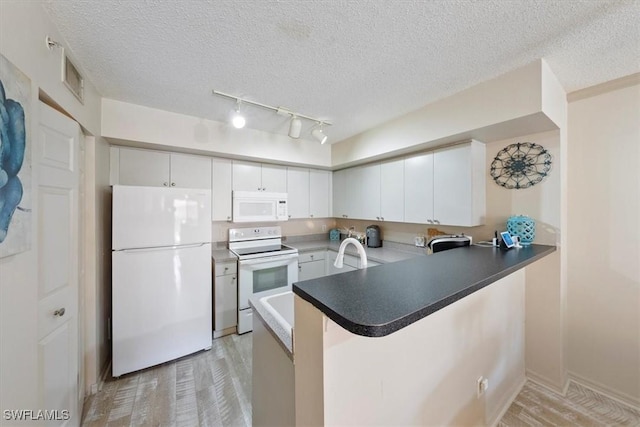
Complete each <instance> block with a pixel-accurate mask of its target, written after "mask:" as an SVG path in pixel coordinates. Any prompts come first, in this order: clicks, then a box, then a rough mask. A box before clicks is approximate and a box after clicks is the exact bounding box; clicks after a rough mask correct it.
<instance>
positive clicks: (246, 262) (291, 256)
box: [238, 253, 298, 265]
mask: <svg viewBox="0 0 640 427" xmlns="http://www.w3.org/2000/svg"><path fill="white" fill-rule="evenodd" d="M296 258H298V254H297V253H295V254H287V255H276V256H269V257H264V258H253V259H242V260H239V261H238V263H239V264H240V265H256V264H264V263H267V262H274V261H285V260H288V259H296Z"/></svg>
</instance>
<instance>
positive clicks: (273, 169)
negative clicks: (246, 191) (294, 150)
mask: <svg viewBox="0 0 640 427" xmlns="http://www.w3.org/2000/svg"><path fill="white" fill-rule="evenodd" d="M262 191H270V192H272V193H286V192H287V167H286V166H277V165H265V164H263V165H262Z"/></svg>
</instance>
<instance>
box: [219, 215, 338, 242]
mask: <svg viewBox="0 0 640 427" xmlns="http://www.w3.org/2000/svg"><path fill="white" fill-rule="evenodd" d="M266 225H279V226H280V227H282V235H283V236H299V235H311V234H322V233H325V234H326V235H327V236H329V230H331V229H332V228H335V227H336V220H335V218H313V219H291V220H289V221H283V222H278V223H268V224H266V223H249V222H243V223H232V222H226V221H214V222H212V223H211V241H212V242H226V241H227V240H228V239H229V229H230V228H244V227H259V226H266ZM323 227H324V228H323ZM327 238H328V237H327Z"/></svg>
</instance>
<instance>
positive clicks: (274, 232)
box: [229, 226, 298, 260]
mask: <svg viewBox="0 0 640 427" xmlns="http://www.w3.org/2000/svg"><path fill="white" fill-rule="evenodd" d="M229 250H231V252H233V253H234V254H236V255H237V256H238V258H239V259H241V260H242V259H252V258H262V257H272V256H276V255H286V254H297V253H298V250H297V249H295V248H292V247H290V246H287V245H283V244H282V234H281V229H280V227H277V226H276V227H255V228H232V229H229Z"/></svg>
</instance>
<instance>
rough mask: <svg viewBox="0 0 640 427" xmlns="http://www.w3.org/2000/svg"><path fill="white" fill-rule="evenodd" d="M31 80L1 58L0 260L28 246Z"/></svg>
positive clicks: (29, 239)
mask: <svg viewBox="0 0 640 427" xmlns="http://www.w3.org/2000/svg"><path fill="white" fill-rule="evenodd" d="M30 117H31V80H30V79H29V78H28V77H27V76H26V75H24V74H23V73H22V72H21V71H20V70H18V69H17V68H16V67H15V66H14V65H13V64H12V63H10V62H9V61H8V60H7V59H6V58H5V57H4V56H3V55H0V258H2V257H6V256H9V255H13V254H16V253H19V252H23V251H26V250H28V249H29V248H30V247H31V162H30V151H31V150H30V145H31V144H30V141H29V136H30V132H31V130H30V127H29V119H30Z"/></svg>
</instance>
